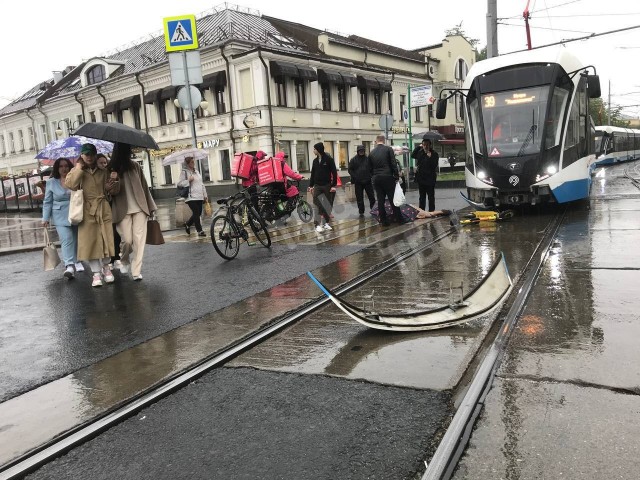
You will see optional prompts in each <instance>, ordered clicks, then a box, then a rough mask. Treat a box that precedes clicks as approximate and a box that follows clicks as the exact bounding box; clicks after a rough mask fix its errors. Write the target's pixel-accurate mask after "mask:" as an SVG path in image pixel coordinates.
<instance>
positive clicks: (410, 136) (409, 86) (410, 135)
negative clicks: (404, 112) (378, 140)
mask: <svg viewBox="0 0 640 480" xmlns="http://www.w3.org/2000/svg"><path fill="white" fill-rule="evenodd" d="M407 99H408V103H407V104H408V105H409V115H408V116H409V152H411V153H413V135H412V134H411V84H409V85H407ZM411 153H410V154H409V168H413V159H412V158H411Z"/></svg>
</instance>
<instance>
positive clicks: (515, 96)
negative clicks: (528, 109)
mask: <svg viewBox="0 0 640 480" xmlns="http://www.w3.org/2000/svg"><path fill="white" fill-rule="evenodd" d="M535 99H536V96H535V95H531V94H528V93H522V92H515V93H512V94H511V95H509V96H506V95H483V96H482V103H483V104H484V108H494V107H504V106H511V105H520V104H522V103H532V102H533V101H534V100H535Z"/></svg>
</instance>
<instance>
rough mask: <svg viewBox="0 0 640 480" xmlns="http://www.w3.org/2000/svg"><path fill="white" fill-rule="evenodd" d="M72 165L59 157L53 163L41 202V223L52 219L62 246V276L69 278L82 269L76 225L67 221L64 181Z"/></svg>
mask: <svg viewBox="0 0 640 480" xmlns="http://www.w3.org/2000/svg"><path fill="white" fill-rule="evenodd" d="M72 168H73V165H72V164H71V161H70V160H69V159H67V158H59V159H57V160H56V161H55V162H54V164H53V170H52V173H51V178H49V180H47V187H46V189H45V194H44V200H43V204H42V225H43V226H44V227H45V228H47V227H48V226H49V223H50V222H51V221H53V224H54V225H55V227H56V230H57V232H58V237H60V246H61V247H62V262H63V263H64V266H65V267H66V268H65V271H64V277H65V278H67V279H69V280H71V279H72V278H73V277H74V272H75V271H76V270H77V271H79V272H81V271H83V270H84V267H83V266H82V263H77V259H76V253H77V249H78V227H77V226H75V225H71V224H70V223H69V200H70V198H71V190H69V189H68V188H67V187H66V186H65V184H64V182H65V180H66V178H67V173H69V172H70V171H71V169H72Z"/></svg>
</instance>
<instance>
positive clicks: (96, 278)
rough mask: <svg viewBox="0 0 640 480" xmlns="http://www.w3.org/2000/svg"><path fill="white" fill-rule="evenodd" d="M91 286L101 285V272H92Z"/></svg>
mask: <svg viewBox="0 0 640 480" xmlns="http://www.w3.org/2000/svg"><path fill="white" fill-rule="evenodd" d="M91 286H92V287H101V286H102V274H100V273H94V274H93V282H91Z"/></svg>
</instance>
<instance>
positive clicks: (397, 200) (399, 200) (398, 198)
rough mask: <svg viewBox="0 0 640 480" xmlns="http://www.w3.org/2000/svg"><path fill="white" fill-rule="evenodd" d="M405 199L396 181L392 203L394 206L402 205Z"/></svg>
mask: <svg viewBox="0 0 640 480" xmlns="http://www.w3.org/2000/svg"><path fill="white" fill-rule="evenodd" d="M405 201H406V199H405V196H404V193H403V192H402V187H401V186H400V182H396V190H395V191H394V192H393V204H394V205H395V206H396V207H399V206H401V205H404V203H405Z"/></svg>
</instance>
